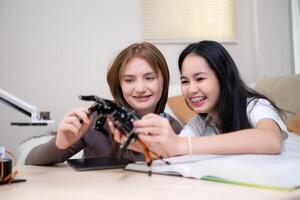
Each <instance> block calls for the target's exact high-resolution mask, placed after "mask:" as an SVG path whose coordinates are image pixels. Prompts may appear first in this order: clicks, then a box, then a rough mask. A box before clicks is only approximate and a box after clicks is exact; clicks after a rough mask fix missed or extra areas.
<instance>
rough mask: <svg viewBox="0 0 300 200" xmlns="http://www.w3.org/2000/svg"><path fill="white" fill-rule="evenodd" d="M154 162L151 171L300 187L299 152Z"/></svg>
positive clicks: (135, 166)
mask: <svg viewBox="0 0 300 200" xmlns="http://www.w3.org/2000/svg"><path fill="white" fill-rule="evenodd" d="M166 160H167V161H169V162H170V163H171V165H166V164H164V163H163V162H162V161H160V160H156V161H154V162H153V164H152V166H151V171H152V172H153V173H158V174H171V175H180V176H183V177H191V178H196V179H202V180H209V181H217V182H224V183H231V184H238V185H244V186H252V187H259V188H265V189H276V190H281V191H292V190H295V189H297V188H299V187H300V154H299V155H295V154H294V155H292V154H291V155H289V154H281V155H253V154H247V155H228V156H218V155H194V156H181V157H174V158H168V159H166ZM125 169H126V170H131V171H141V172H148V171H149V170H150V168H149V167H147V166H146V164H145V163H143V162H136V163H131V164H128V165H127V166H126V167H125Z"/></svg>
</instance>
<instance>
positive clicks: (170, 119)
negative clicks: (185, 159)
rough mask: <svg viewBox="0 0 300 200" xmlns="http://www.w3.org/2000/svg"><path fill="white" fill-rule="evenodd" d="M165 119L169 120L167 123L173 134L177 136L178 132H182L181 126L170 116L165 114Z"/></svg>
mask: <svg viewBox="0 0 300 200" xmlns="http://www.w3.org/2000/svg"><path fill="white" fill-rule="evenodd" d="M166 116H167V118H168V119H169V122H170V124H171V126H172V128H173V130H174V132H175V133H176V134H177V135H178V134H179V133H180V131H181V130H182V125H181V124H180V123H179V122H178V121H177V120H176V119H175V118H174V117H172V116H171V115H169V114H166Z"/></svg>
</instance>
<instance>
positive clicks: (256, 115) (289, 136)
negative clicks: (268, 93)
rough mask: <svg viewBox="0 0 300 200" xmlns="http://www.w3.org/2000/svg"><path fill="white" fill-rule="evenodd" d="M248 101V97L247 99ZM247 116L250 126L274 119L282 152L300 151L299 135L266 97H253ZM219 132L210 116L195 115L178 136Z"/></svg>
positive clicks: (212, 134) (206, 134)
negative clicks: (281, 142) (284, 120)
mask: <svg viewBox="0 0 300 200" xmlns="http://www.w3.org/2000/svg"><path fill="white" fill-rule="evenodd" d="M249 101H250V99H249ZM247 116H248V120H249V122H250V125H251V126H252V127H256V125H257V123H258V122H259V121H260V120H262V119H272V120H274V121H275V122H276V123H277V125H278V127H279V128H280V130H281V136H282V139H283V141H284V143H283V152H285V151H289V152H291V151H292V152H295V151H297V152H298V153H299V152H300V137H299V136H298V135H296V134H294V133H292V132H288V130H287V127H286V125H285V123H284V122H283V120H282V119H281V117H280V116H279V114H278V113H277V111H276V110H275V108H274V107H273V106H272V105H271V103H270V102H269V101H268V100H266V99H255V100H252V101H250V103H249V104H248V106H247ZM217 134H220V131H219V129H218V128H217V126H216V124H215V123H214V122H213V120H212V119H211V118H210V117H206V118H205V117H202V116H200V115H196V116H195V117H193V118H192V119H191V120H190V121H189V122H188V123H187V124H186V125H185V126H184V128H183V129H182V131H181V132H180V134H179V135H180V136H183V137H185V136H214V135H217Z"/></svg>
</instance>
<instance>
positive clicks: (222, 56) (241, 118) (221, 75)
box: [178, 41, 284, 133]
mask: <svg viewBox="0 0 300 200" xmlns="http://www.w3.org/2000/svg"><path fill="white" fill-rule="evenodd" d="M189 54H195V55H198V56H201V57H202V58H204V59H205V60H206V62H207V63H208V65H209V67H210V68H211V69H212V70H213V72H214V73H215V75H216V77H217V79H218V81H219V86H220V96H219V100H218V102H217V105H216V111H217V113H218V115H219V120H220V121H219V123H220V124H218V125H219V127H220V129H221V130H220V132H221V133H227V132H231V131H237V130H241V129H246V128H251V125H250V122H249V119H248V117H247V105H248V103H250V101H252V100H254V99H259V98H262V99H266V100H268V101H269V102H270V103H271V105H272V106H273V107H274V108H275V109H276V111H277V112H278V114H279V115H280V116H281V117H283V115H284V114H283V113H282V111H281V110H280V109H279V108H278V107H277V106H276V105H275V103H274V102H273V101H271V100H270V99H268V98H267V97H266V96H264V95H262V94H260V93H258V92H256V91H255V90H253V89H251V88H249V87H248V86H246V84H245V83H244V81H243V80H242V79H241V78H240V75H239V71H238V69H237V66H236V64H235V62H234V61H233V59H232V57H231V56H230V55H229V53H228V52H227V51H226V49H225V48H224V47H223V46H222V45H221V44H219V43H217V42H215V41H201V42H198V43H193V44H190V45H188V46H187V47H186V48H185V49H184V50H183V51H182V53H181V54H180V57H179V61H178V65H179V70H180V73H182V63H183V61H184V59H185V58H186V57H187V56H188V55H189ZM249 98H250V99H251V100H250V101H249Z"/></svg>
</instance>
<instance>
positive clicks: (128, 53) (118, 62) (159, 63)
mask: <svg viewBox="0 0 300 200" xmlns="http://www.w3.org/2000/svg"><path fill="white" fill-rule="evenodd" d="M137 57H138V58H142V59H144V60H146V61H147V62H148V63H149V65H150V66H151V67H152V68H153V70H154V71H155V72H156V73H157V74H158V73H159V72H160V73H161V75H162V78H163V86H162V87H163V91H162V94H161V98H160V100H159V102H158V103H157V105H156V108H155V111H154V112H155V113H157V114H159V113H161V112H163V111H164V109H165V106H166V103H167V100H168V92H169V82H170V74H169V69H168V65H167V62H166V60H165V58H164V56H163V55H162V53H161V52H160V51H159V49H158V48H157V47H155V46H154V45H153V44H151V43H148V42H141V43H134V44H132V45H130V46H128V47H127V48H125V49H124V50H122V51H121V52H120V53H119V55H118V56H117V57H116V59H115V60H114V62H113V63H112V65H111V66H110V68H109V70H108V73H107V76H106V81H107V83H108V85H109V88H110V92H111V94H112V96H113V98H114V100H115V101H116V103H117V104H119V105H122V106H126V107H128V108H131V107H130V105H129V104H128V103H127V102H126V100H125V98H124V96H123V92H122V89H121V83H120V81H121V79H122V73H123V70H124V67H125V65H126V64H127V63H129V62H130V61H131V59H133V58H137Z"/></svg>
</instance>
